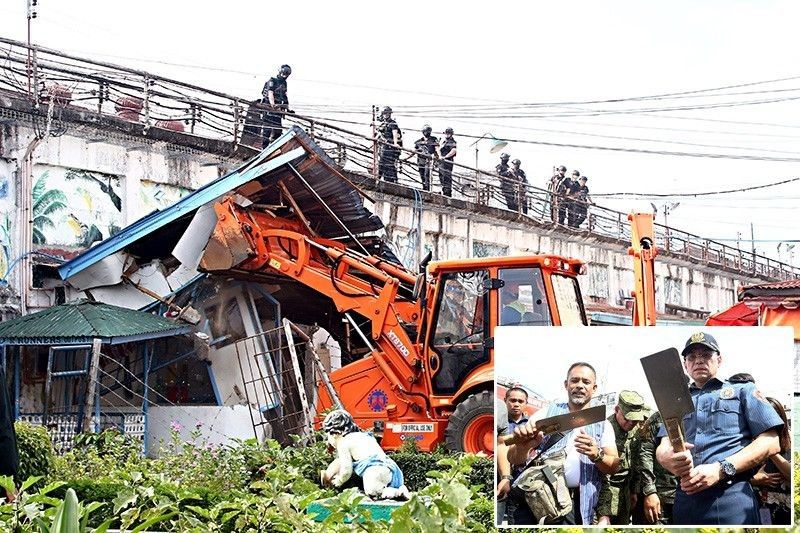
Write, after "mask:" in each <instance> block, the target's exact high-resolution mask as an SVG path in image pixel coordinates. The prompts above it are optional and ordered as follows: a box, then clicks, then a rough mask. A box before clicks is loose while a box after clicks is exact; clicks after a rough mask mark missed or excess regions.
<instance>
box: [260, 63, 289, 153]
mask: <svg viewBox="0 0 800 533" xmlns="http://www.w3.org/2000/svg"><path fill="white" fill-rule="evenodd" d="M291 73H292V67H290V66H289V65H281V69H280V70H279V71H278V75H277V76H274V77H272V78H270V79H269V80H268V81H267V83H265V84H264V88H263V89H262V90H261V94H262V96H263V97H264V99H263V101H264V105H266V106H268V107H267V109H268V111H266V112H265V113H264V147H265V148H266V146H267V145H268V144H270V143H271V142H273V141H274V140H276V139H277V138H278V137H280V136H281V133H282V132H283V115H285V114H286V113H291V111H289V96H288V94H287V85H286V79H287V78H288V77H289V75H290V74H291Z"/></svg>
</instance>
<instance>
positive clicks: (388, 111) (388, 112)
mask: <svg viewBox="0 0 800 533" xmlns="http://www.w3.org/2000/svg"><path fill="white" fill-rule="evenodd" d="M391 114H392V108H391V107H389V106H388V105H387V106H386V107H384V108H383V109H382V110H381V115H391Z"/></svg>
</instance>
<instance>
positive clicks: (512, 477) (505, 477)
mask: <svg viewBox="0 0 800 533" xmlns="http://www.w3.org/2000/svg"><path fill="white" fill-rule="evenodd" d="M500 479H501V480H503V479H507V480H509V481H511V480H512V479H514V476H509V475H508V474H506V475H505V476H501V477H500Z"/></svg>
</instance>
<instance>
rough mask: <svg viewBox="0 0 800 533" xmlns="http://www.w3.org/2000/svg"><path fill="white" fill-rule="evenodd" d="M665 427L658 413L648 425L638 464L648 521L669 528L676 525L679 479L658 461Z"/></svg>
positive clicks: (645, 514)
mask: <svg viewBox="0 0 800 533" xmlns="http://www.w3.org/2000/svg"><path fill="white" fill-rule="evenodd" d="M661 424H662V421H661V414H660V413H659V412H658V411H656V412H655V413H653V414H652V415H651V416H650V418H648V419H647V421H646V422H645V423H644V426H643V427H642V431H641V433H642V438H641V444H640V446H639V453H638V456H637V457H636V458H635V462H636V467H637V469H638V473H639V483H640V485H641V489H642V495H643V496H644V509H643V513H644V522H645V523H648V524H659V525H665V526H666V525H669V524H671V523H672V504H673V503H674V502H675V488H676V487H677V486H678V478H677V477H675V476H673V475H672V474H670V473H669V472H668V471H667V470H666V469H665V468H664V467H663V466H661V465H660V464H659V462H658V461H656V446H657V443H658V440H659V439H658V438H657V435H658V430H659V428H660V427H661Z"/></svg>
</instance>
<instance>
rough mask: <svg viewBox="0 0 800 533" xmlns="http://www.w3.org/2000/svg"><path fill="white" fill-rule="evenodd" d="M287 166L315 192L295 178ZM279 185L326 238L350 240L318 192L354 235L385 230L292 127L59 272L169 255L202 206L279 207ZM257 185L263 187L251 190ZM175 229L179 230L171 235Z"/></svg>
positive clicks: (324, 158) (315, 148)
mask: <svg viewBox="0 0 800 533" xmlns="http://www.w3.org/2000/svg"><path fill="white" fill-rule="evenodd" d="M289 164H291V165H292V167H293V168H294V169H296V170H297V172H298V173H299V174H300V175H301V176H302V177H303V179H304V180H305V181H306V182H307V183H308V185H310V186H311V188H312V189H313V191H311V190H309V187H308V186H306V184H304V183H303V180H301V179H299V178H298V177H297V176H296V174H295V173H294V172H293V171H292V169H291V168H289V166H288V165H289ZM279 181H282V182H283V184H284V185H285V186H286V187H287V188H288V189H289V191H290V193H291V194H292V196H293V197H294V199H295V200H296V202H297V204H298V206H299V208H300V209H301V211H303V214H304V215H305V216H306V217H307V218H308V219H309V220H310V221H311V225H312V227H313V228H314V229H315V231H317V233H318V234H319V235H321V236H323V237H327V238H336V237H342V236H344V235H347V231H346V230H345V229H343V228H342V227H341V225H340V224H339V222H338V221H337V220H336V219H335V218H333V217H332V216H331V215H330V214H329V213H328V212H327V210H326V209H325V207H324V206H323V205H322V204H321V203H320V201H319V200H318V199H317V198H316V196H315V194H314V193H315V192H316V194H317V195H319V196H320V198H321V199H322V200H323V201H324V202H325V203H326V204H327V205H328V206H329V207H330V208H331V209H332V210H333V212H334V213H336V216H337V217H338V218H339V219H340V220H341V222H343V223H344V225H345V226H347V228H348V229H349V231H350V232H352V233H354V234H360V233H364V232H368V231H375V230H378V229H380V228H382V227H383V223H382V222H381V221H380V219H379V218H378V217H377V216H375V215H374V214H373V213H371V212H370V211H369V210H367V209H366V208H365V207H364V204H363V201H362V198H361V194H362V193H361V192H360V191H359V190H358V189H357V188H356V187H355V186H354V185H353V184H352V183H350V182H349V181H348V180H347V178H345V177H344V176H343V175H342V174H341V172H340V171H339V170H338V169H337V166H336V163H335V162H334V161H333V160H332V159H331V158H330V157H329V156H328V155H327V154H326V153H325V151H324V150H322V148H320V147H319V146H318V145H317V144H316V143H315V142H314V141H313V140H312V139H311V137H310V136H309V135H308V134H307V133H306V132H304V131H303V130H302V129H300V128H298V127H297V126H293V127H292V128H291V129H290V130H288V131H287V132H286V133H284V134H283V135H281V137H280V138H278V140H276V141H275V142H274V143H272V144H271V145H270V146H268V147H267V148H266V149H265V150H264V151H262V152H261V153H260V154H259V155H258V156H256V157H255V158H253V159H251V160H250V161H248V162H246V163H244V164H243V165H242V166H241V167H239V168H238V169H236V170H234V171H233V172H231V173H229V174H227V175H225V176H223V177H221V178H219V179H216V180H214V181H212V182H211V183H209V184H207V185H205V186H203V187H201V188H200V189H197V190H196V191H194V192H193V193H191V194H189V195H187V196H185V197H183V198H181V199H180V200H179V201H178V202H176V203H175V204H173V205H172V206H170V207H168V208H166V209H162V210H160V211H155V212H153V213H151V214H149V215H147V216H145V217H143V218H141V219H140V220H138V221H136V222H134V223H133V224H131V225H130V226H128V227H127V228H125V229H123V230H122V231H120V232H119V233H117V234H116V235H114V236H112V237H109V238H108V239H106V240H104V241H103V242H101V243H100V244H98V245H97V246H95V247H93V248H91V249H89V250H87V251H86V252H84V253H83V254H81V255H79V256H78V257H76V258H74V259H72V260H71V261H69V262H67V263H64V264H63V265H62V266H61V267H60V268H59V269H58V272H59V275H60V276H61V278H62V279H67V278H69V277H70V276H72V275H74V274H77V273H78V272H80V271H82V270H84V269H86V268H88V267H90V266H92V265H94V264H95V263H97V262H98V261H100V260H102V259H103V258H105V257H107V256H109V255H111V254H113V253H115V252H117V251H119V250H123V249H127V248H131V249H134V250H135V252H136V254H135V255H139V256H140V257H141V256H142V255H147V254H148V253H150V254H154V255H158V254H159V253H160V254H164V253H169V251H171V250H172V247H173V246H174V245H175V244H176V243H177V241H178V239H179V238H180V236H181V234H182V232H183V230H185V229H186V225H187V224H188V220H190V219H191V216H192V215H193V214H194V213H195V212H196V211H197V209H199V208H200V207H201V206H203V205H205V204H207V203H209V202H212V201H214V200H216V199H218V198H220V197H222V196H224V195H226V194H231V193H234V192H236V193H239V194H241V195H242V196H245V197H247V198H248V199H249V200H251V201H253V202H254V203H272V204H273V205H274V204H275V203H280V189H279V188H278V187H277V186H275V185H277V184H278V182H279ZM251 182H252V183H251ZM253 183H256V184H258V185H260V186H257V187H253ZM245 185H246V187H243V186H245ZM171 227H174V228H175V231H170V228H171ZM154 251H155V252H154Z"/></svg>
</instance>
